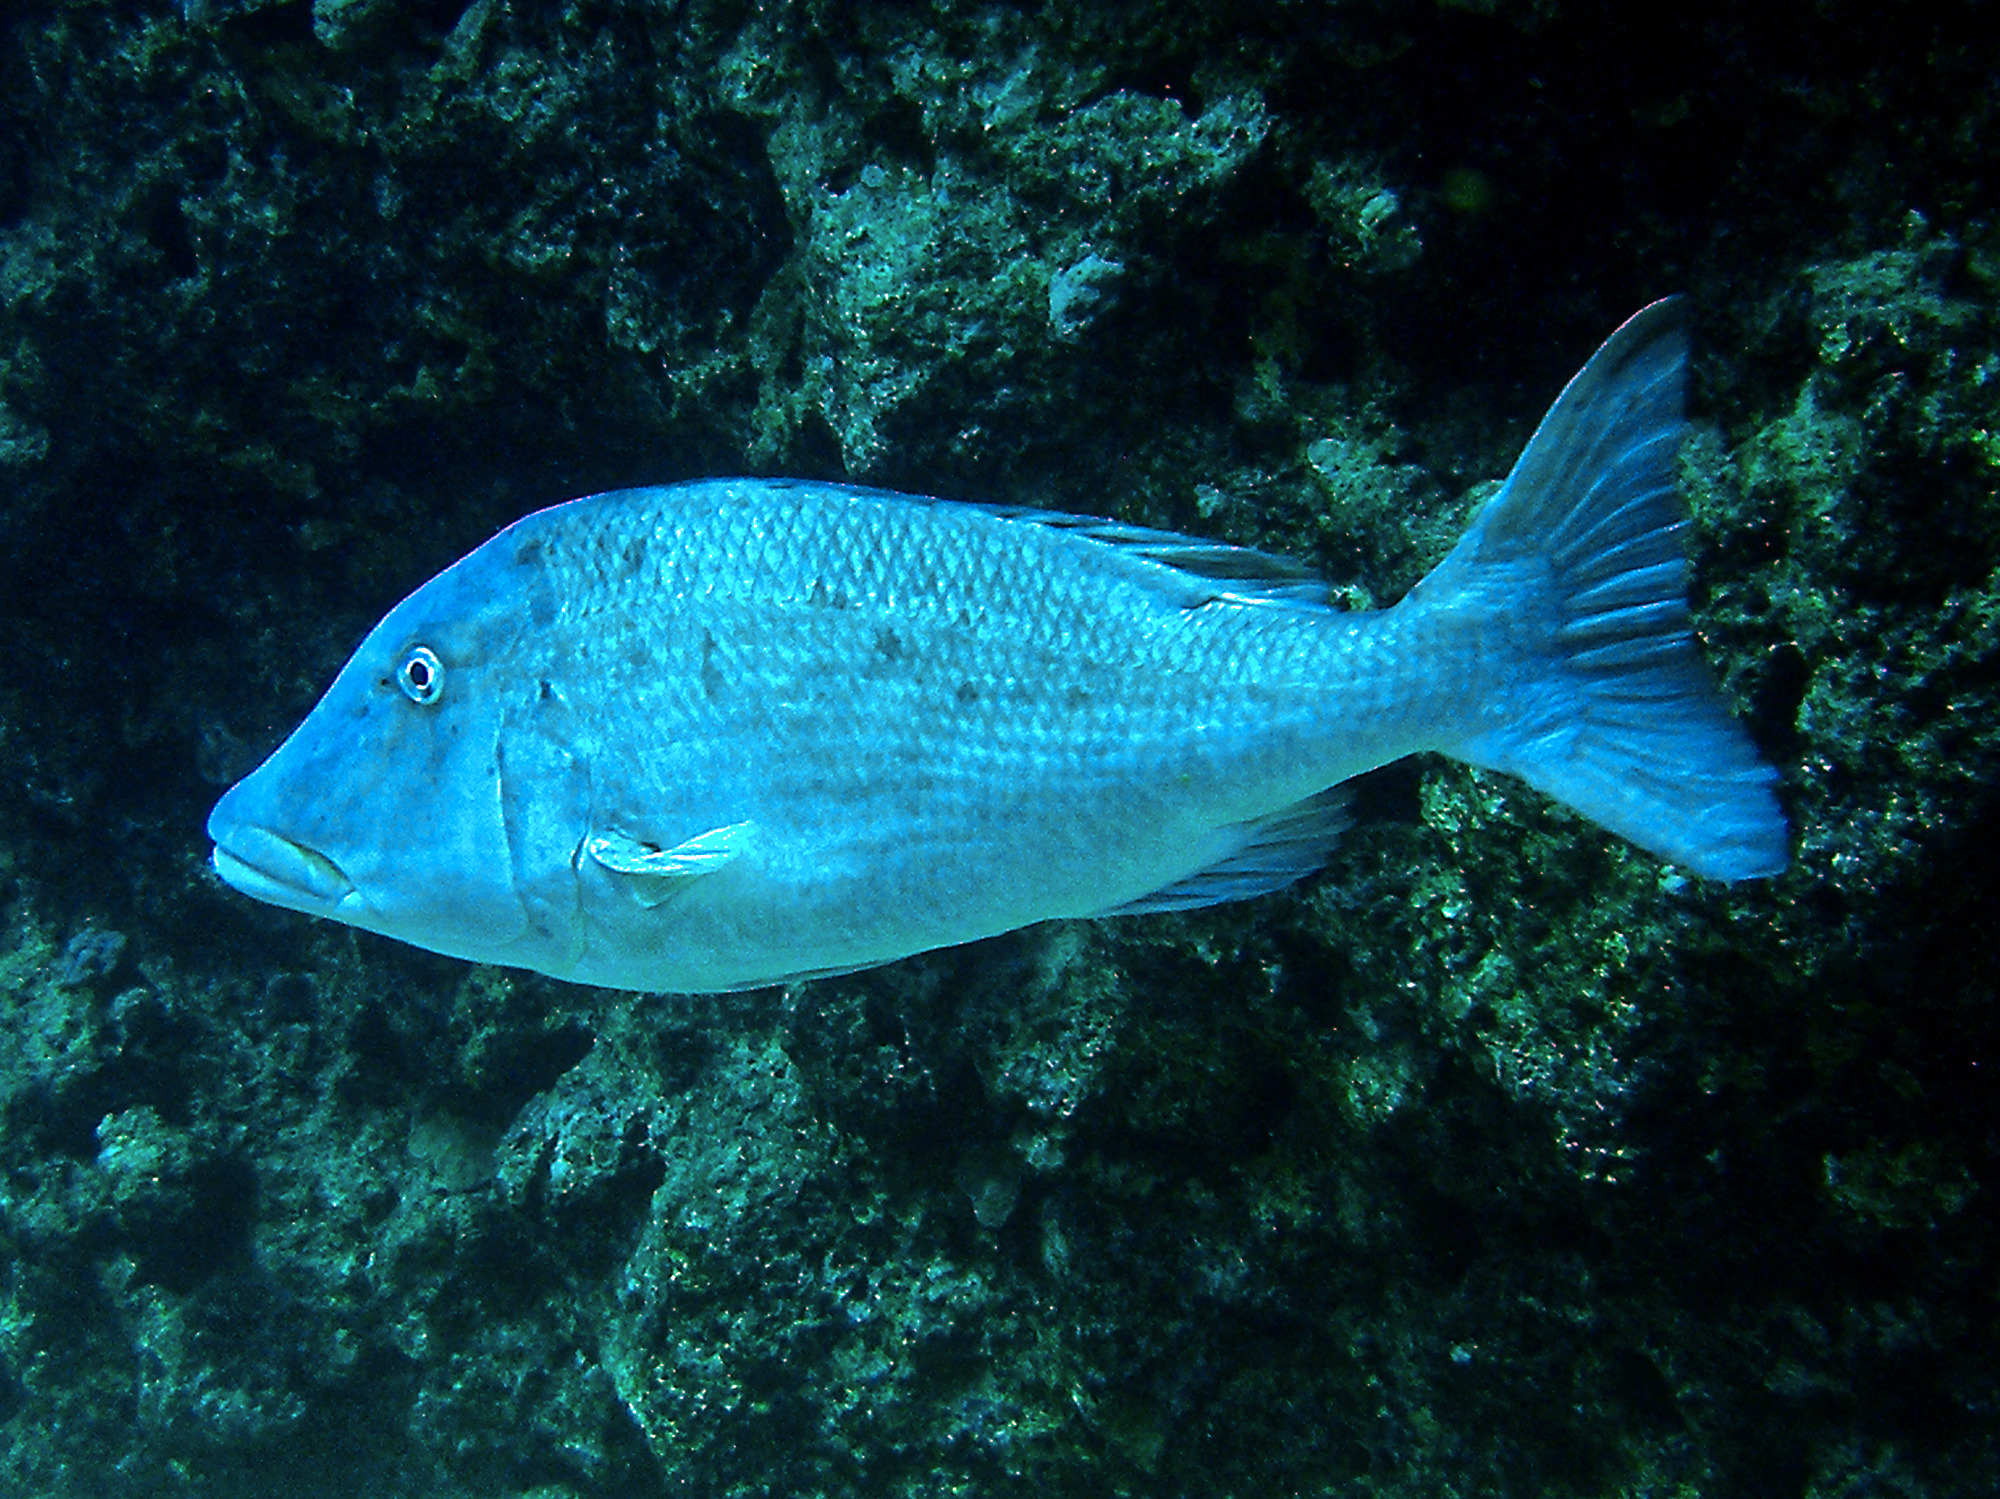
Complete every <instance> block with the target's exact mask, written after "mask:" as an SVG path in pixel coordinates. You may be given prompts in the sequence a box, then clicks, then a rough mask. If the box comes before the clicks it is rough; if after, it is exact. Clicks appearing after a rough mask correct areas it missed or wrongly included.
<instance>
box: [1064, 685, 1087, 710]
mask: <svg viewBox="0 0 2000 1499" xmlns="http://www.w3.org/2000/svg"><path fill="white" fill-rule="evenodd" d="M1089 701H1090V692H1089V690H1088V689H1087V688H1083V687H1069V688H1065V689H1064V690H1063V706H1064V707H1065V708H1081V707H1083V706H1085V705H1086V704H1088V703H1089Z"/></svg>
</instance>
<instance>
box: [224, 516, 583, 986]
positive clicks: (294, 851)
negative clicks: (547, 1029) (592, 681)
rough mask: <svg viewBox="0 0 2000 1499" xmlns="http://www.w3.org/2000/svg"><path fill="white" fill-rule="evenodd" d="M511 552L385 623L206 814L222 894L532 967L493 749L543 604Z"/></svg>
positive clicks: (444, 579)
mask: <svg viewBox="0 0 2000 1499" xmlns="http://www.w3.org/2000/svg"><path fill="white" fill-rule="evenodd" d="M518 543H519V538H518V537H510V536H509V534H508V533H506V532H503V533H502V534H501V536H499V537H496V538H494V540H493V541H492V542H489V543H488V544H487V545H486V546H485V547H482V548H480V549H479V550H478V551H475V552H473V553H472V554H471V555H470V556H468V557H466V558H464V559H463V560H461V561H460V562H459V563H457V564H455V565H454V566H453V567H451V568H449V569H447V570H446V571H445V572H443V573H440V574H439V575H438V576H437V577H435V578H433V579H431V581H430V582H428V583H426V584H425V585H424V586H423V587H422V588H419V589H418V590H417V591H416V592H415V593H413V594H411V595H410V597H408V598H407V599H405V600H404V601H403V602H402V603H401V604H399V605H397V606H396V607H395V608H394V609H393V610H391V611H390V612H389V614H388V615H387V616H386V617H384V619H383V620H382V621H381V623H380V624H378V625H376V627H375V628H374V629H373V630H372V631H370V632H369V634H368V637H367V638H366V639H365V640H363V641H362V643H361V645H360V646H359V647H358V648H357V649H356V650H355V652H354V654H353V656H352V657H350V658H349V660H348V662H347V664H346V665H345V666H344V667H342V668H341V670H340V673H339V675H338V676H337V677H335V679H334V681H333V685H332V686H330V687H329V688H328V689H327V690H326V694H325V696H323V697H322V698H321V699H320V700H319V703H318V704H317V705H316V706H315V707H314V708H313V710H312V711H311V713H309V714H308V715H307V716H306V718H305V719H304V721H303V722H301V723H300V724H299V726H298V727H297V728H296V729H295V730H293V732H292V734H291V736H290V737H289V738H287V739H286V740H285V741H284V743H282V744H281V745H279V746H278V748H277V749H276V750H275V751H273V752H272V754H271V756H270V758H269V759H267V760H266V761H265V762H264V763H263V764H262V765H261V766H259V767H258V768H257V769H256V770H254V771H252V772H251V773H250V774H249V775H248V776H247V777H245V778H244V779H243V780H242V781H241V782H239V783H238V784H237V785H236V786H234V787H232V788H231V789H230V790H229V791H228V792H227V793H226V794H225V795H224V796H223V798H222V799H221V801H219V802H218V803H216V806H215V809H214V811H213V812H211V813H210V815H209V819H208V833H209V837H210V838H212V839H213V840H214V842H215V852H214V856H213V863H214V867H215V871H216V873H217V874H218V875H220V876H221V877H222V879H223V880H224V881H225V882H226V883H228V884H229V885H231V886H233V887H234V888H236V889H237V890H239V891H241V892H242V893H244V894H246V895H249V896H252V897H254V898H256V899H258V900H262V901H267V902H269V903H271V904H272V905H277V906H283V907H286V908H289V909H291V910H294V911H303V912H305V913H306V914H308V915H312V916H323V917H328V918H330V919H332V920H335V921H340V922H345V923H347V924H348V925H350V926H355V927H360V928H363V929H364V930H367V931H372V932H379V933H382V934H383V935H385V936H389V937H394V938H397V939H399V940H401V941H405V942H409V943H412V944H414V945H416V946H418V947H424V948H428V949H430V950H431V951H433V952H441V953H446V954H449V955H451V956H455V957H463V958H470V959H473V960H475V961H481V962H503V963H504V962H515V963H522V962H532V955H526V956H524V955H523V954H522V953H521V951H520V949H521V947H522V944H523V942H524V940H525V939H527V938H528V936H529V927H530V922H529V920H528V915H527V912H526V909H525V908H524V906H523V903H522V899H521V896H520V895H519V893H518V892H517V889H516V885H515V878H514V859H513V857H512V851H511V850H510V846H509V837H508V829H507V825H506V818H505V814H504V811H503V807H502V795H501V773H500V766H499V739H500V734H501V726H502V722H503V719H504V716H505V714H506V713H507V711H508V709H507V703H508V694H509V690H510V686H511V685H512V684H513V683H516V682H518V680H519V679H520V676H521V674H522V671H523V668H522V665H521V660H520V656H521V652H522V651H523V650H524V649H525V648H527V641H526V638H525V637H527V636H528V635H529V633H530V632H532V631H533V629H534V628H535V626H536V622H537V620H538V619H544V620H545V619H546V617H547V612H548V605H547V602H546V598H545V597H544V595H545V594H546V583H545V581H544V579H543V578H542V576H541V569H540V568H539V567H537V566H536V565H535V561H534V553H535V549H534V548H533V547H526V546H521V545H519V544H518ZM536 590H540V593H539V594H538V593H537V592H536ZM527 675H528V676H529V677H530V678H532V676H533V672H532V669H528V670H527Z"/></svg>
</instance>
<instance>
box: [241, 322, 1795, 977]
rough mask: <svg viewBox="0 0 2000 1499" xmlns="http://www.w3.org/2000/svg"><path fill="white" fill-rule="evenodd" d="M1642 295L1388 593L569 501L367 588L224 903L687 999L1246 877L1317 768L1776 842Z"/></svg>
mask: <svg viewBox="0 0 2000 1499" xmlns="http://www.w3.org/2000/svg"><path fill="white" fill-rule="evenodd" d="M1685 363H1686V337H1685V333H1684V331H1683V319H1682V317H1681V315H1680V313H1679V311H1678V309H1677V308H1676V306H1675V304H1673V303H1671V302H1668V303H1657V304H1655V305H1654V306H1653V307H1651V308H1648V309H1646V310H1645V311H1644V312H1642V313H1640V314H1639V315H1638V316H1637V317H1635V318H1634V319H1632V320H1631V321H1630V322H1628V323H1627V324H1626V325H1625V326H1624V327H1623V328H1621V329H1620V330H1619V331H1618V332H1617V333H1616V334H1614V335H1613V336H1612V338H1611V339H1610V340H1609V341H1608V342H1607V343H1606V345H1605V346H1604V348H1603V349H1601V350H1600V351H1599V352H1598V354H1597V355H1596V356H1595V357H1594V358H1593V359H1592V361H1591V362H1590V364H1589V365H1588V366H1586V368H1585V370H1584V371H1583V372H1582V373H1581V374H1580V375H1578V377H1577V378H1576V379H1575V380H1574V381H1572V382H1571V385H1570V387H1569V388H1568V390H1566V391H1565V392H1564V394H1563V396H1562V398H1561V399H1560V400H1559V401H1558V402H1557V404H1556V406H1555V407H1554V408H1553V409H1552V410H1551V411H1550V413H1549V415H1548V417H1547V418H1545V419H1544V421H1543V423H1542V426H1541V428H1540V429H1538V431H1537V433H1536V435H1535V437H1534V439H1533V440H1532V441H1531V442H1530V444H1529V446H1528V448H1527V450H1526V451H1525V452H1524V453H1523V455H1522V457H1521V459H1520V461H1519V462H1518V463H1517V464H1516V466H1515V469H1514V471H1513V473H1512V475H1511V476H1510V477H1509V479H1508V481H1507V484H1506V485H1505V486H1504V487H1503V489H1502V490H1501V491H1500V493H1499V494H1498V495H1497V496H1496V497H1495V498H1494V499H1493V500H1492V501H1490V502H1489V503H1488V504H1487V505H1486V506H1485V507H1484V509H1483V510H1482V511H1481V513H1480V515H1479V516H1478V517H1477V518H1476V519H1475V520H1474V522H1473V524H1472V526H1471V528H1470V529H1469V531H1468V532H1467V534H1466V536H1465V537H1464V538H1463V539H1462V540H1461V541H1460V543H1459V544H1458V546H1457V547H1456V548H1455V549H1454V550H1453V551H1452V552H1451V553H1450V554H1449V556H1447V557H1446V558H1445V559H1444V561H1443V562H1441V563H1440V564H1439V566H1438V567H1437V568H1436V569H1435V570H1434V571H1433V572H1432V573H1431V575H1430V576H1429V577H1427V578H1426V579H1425V580H1424V581H1423V582H1422V583H1421V584H1419V585H1418V587H1417V588H1416V589H1414V590H1412V592H1411V593H1410V595H1409V596H1408V597H1407V598H1406V599H1405V600H1404V601H1403V602H1402V603H1400V604H1398V605H1397V606H1396V607H1395V608H1393V609H1389V610H1384V611H1380V612H1372V613H1352V612H1343V611H1340V610H1337V609H1334V608H1331V607H1329V606H1328V605H1327V604H1326V603H1325V601H1324V590H1323V589H1321V588H1319V587H1318V586H1316V585H1314V584H1313V583H1312V582H1311V581H1310V580H1309V579H1307V578H1306V577H1305V576H1304V575H1303V574H1302V573H1301V572H1300V570H1299V569H1297V568H1296V567H1294V566H1293V565H1291V564H1289V563H1287V562H1285V561H1283V560H1282V559H1278V558H1273V557H1268V556H1265V555H1263V554H1260V553H1255V552H1249V551H1245V550H1243V549H1239V548H1233V547H1227V546H1222V545H1217V544H1214V543H1209V542H1204V541H1200V540H1196V539H1193V538H1189V537H1184V536H1178V535H1174V534H1171V533H1166V532H1159V531H1151V530H1145V529H1142V528H1137V527H1130V526H1124V525H1120V524H1117V523H1114V522H1109V521H1103V520H1096V519H1092V518H1088V517H1079V516H1067V515H1054V514H1049V513H1044V512H1035V511H1016V510H1002V509H994V508H990V507H981V506H975V505H965V504H957V503H952V502H948V501H941V500H933V499H928V498H922V497H912V496H904V495H894V494H887V493H884V492H881V491H877V490H869V489H864V488H858V487H855V486H852V485H843V484H823V483H804V482H796V481H784V480H762V479H724V480H706V481H700V482H695V483H688V484H680V485H673V486H667V487H662V488H651V489H634V490H624V491H619V492H614V493H609V494H601V495H595V496H590V497H586V498H583V499H579V500H574V501H570V502H568V503H566V504H562V505H557V506H554V507H552V508H550V509H547V510H543V511H540V512H538V513H536V514H533V515H530V516H528V517H526V518H524V519H522V520H520V521H518V522H516V523H515V524H514V525H512V526H510V527H508V528H507V529H506V530H505V531H502V532H501V533H500V534H499V535H497V536H495V537H494V538H493V539H492V540H491V541H489V542H488V543H486V544H485V545H484V546H482V547H480V548H478V549H477V550H476V551H474V552H472V553H471V554H469V555H468V556H466V557H465V558H463V559H462V560H461V561H459V562H458V563H456V564H454V565H453V566H452V567H450V568H448V569H446V570H445V571H444V572H443V573H441V574H439V575H438V576H437V577H436V578H434V579H432V580H431V581H430V582H429V583H426V584H425V585H424V586H423V587H421V588H419V589H418V590H417V591H416V592H415V593H413V594H412V595H411V596H410V597H409V598H407V599H405V600H404V601H403V602H402V603H401V604H399V605H397V606H396V608H395V609H393V610H392V611H391V612H390V613H389V614H388V615H387V617H385V618H384V619H383V620H382V622H381V623H380V624H379V625H377V626H376V628H375V629H374V630H373V631H372V632H371V633H370V634H369V635H368V637H367V639H366V640H364V641H363V642H362V644H361V646H360V647H359V648H358V649H357V650H356V652H355V654H354V656H353V657H352V659H350V660H349V662H348V663H347V665H346V666H345V667H344V668H343V669H342V671H341V672H340V674H339V676H338V677H337V678H336V680H335V681H334V683H333V685H332V686H331V687H330V688H329V689H328V690H327V693H326V695H325V696H324V698H323V699H322V700H321V701H320V703H319V705H318V706H317V707H315V708H314V709H313V711H312V713H311V714H310V715H308V717H307V718H306V719H305V720H304V722H303V723H301V724H300V726H299V727H298V729H297V730H296V731H295V732H294V733H293V734H292V736H291V737H290V738H289V739H287V740H286V741H285V742H284V743H283V744H282V745H281V746H280V747H279V748H278V749H277V750H276V751H275V752H274V753H273V754H272V756H271V757H270V759H269V760H268V761H266V762H265V763H264V765H262V766H261V767H260V768H259V769H257V770H256V771H255V772H253V773H252V774H251V775H250V776H249V777H248V778H246V779H245V780H244V781H243V782H241V783H240V784H239V785H238V786H236V787H235V788H233V789H232V790H231V791H230V792H229V793H228V794H227V795H225V796H224V797H223V799H222V800H221V801H220V802H219V803H218V804H217V806H216V808H215V811H214V813H213V814H212V815H211V818H210V821H209V831H210V834H211V836H212V837H213V839H214V840H215V845H216V850H215V855H214V862H215V868H216V870H217V872H218V873H219V874H220V875H221V876H222V878H223V879H224V880H225V881H227V882H228V883H230V884H231V885H233V886H235V887H237V888H238V889H240V890H242V891H244V892H245V893H247V894H250V895H253V896H256V897H258V898H260V899H263V900H267V901H271V902H273V903H275V904H278V905H282V906H288V907H291V908H293V909H297V910H301V911H306V912H309V913H312V914H315V915H322V916H330V917H333V918H334V919H336V920H340V921H345V922H348V923H351V924H352V925H355V926H358V927H363V928H366V929H369V930H372V931H377V932H382V933H385V934H387V935H389V936H392V937H397V938H400V939H402V940H404V941H407V942H411V943H414V944H416V945H418V946H420V947H425V948H429V949H432V950H435V951H438V952H443V953H449V954H453V955H456V956H460V957H465V958H470V959H474V960H477V961H485V962H494V963H503V964H510V965H515V966H520V967H524V968H531V969H536V970H539V971H541V972H544V973H549V974H553V975H556V976H558V977H562V978H569V979H575V980H578V981H582V982H586V983H593V984H600V985H606V986H609V987H614V988H625V989H645V990H665V991H679V992H704V991H713V990H724V989H737V988H746V987H753V986H757V985H762V984H769V983H775V982H780V981H784V980H787V979H792V978H799V977H805V976H810V975H813V974H820V973H829V972H841V971H847V970H852V969H857V968H863V967H867V966H870V965H873V964H877V963H882V962H887V961H890V960H892V959H895V958H898V957H902V956H904V955H906V954H909V953H913V952H918V951H922V950H924V949H927V948H933V947H939V946H944V945H948V944H952V943H958V942H964V941H968V940H971V939H974V938H978V937H983V936H989V935H992V934H995V933H998V932H1003V931H1008V930H1011V929H1013V928H1016V927H1020V926H1025V925H1027V924H1030V923H1032V922H1037V921H1042V920H1046V919H1049V918H1052V917H1078V916H1098V915H1110V914H1117V913H1122V912H1132V911H1147V910H1169V909H1176V908H1183V907H1189V906H1196V905H1204V904H1209V903H1212V902H1215V901H1221V900H1230V899H1237V898H1242V897H1247V896H1251V895H1256V894H1259V893H1261V892H1263V891H1267V890H1271V889H1275V888H1278V887H1280V886H1282V885H1285V884H1287V883H1289V882H1291V881H1292V880H1294V879H1297V878H1298V877H1300V876H1301V875H1303V874H1305V873H1307V872H1308V871H1310V870H1311V869H1313V868H1316V867H1317V866H1318V865H1319V864H1320V863H1321V862H1322V861H1323V860H1324V858H1325V857H1326V855H1327V852H1328V851H1329V849H1330V848H1331V847H1332V845H1333V843H1334V842H1335V840H1336V839H1337V837H1338V835H1339V833H1340V831H1341V829H1342V828H1343V827H1344V826H1345V825H1346V821H1347V819H1346V811H1345V808H1346V796H1345V794H1344V793H1343V791H1342V790H1341V786H1342V783H1343V782H1345V781H1347V780H1348V779H1350V778H1351V777H1353V776H1355V775H1357V774H1359V773H1360V772H1362V771H1365V770H1368V769H1370V768H1372V767H1375V766H1378V765H1382V764H1384V763H1386V762H1388V761H1391V760H1394V759H1397V758H1399V757H1401V756H1404V755H1407V754H1410V753H1412V752H1415V751H1419V750H1438V751H1442V752H1444V753H1446V754H1450V755H1455V756H1457V757H1459V758H1461V759H1465V760H1468V761H1471V762H1473V763H1475V764H1479V765H1484V766H1489V767H1491V768H1494V769H1499V770H1503V771H1507V772H1510V773H1513V774H1515V775H1519V776H1521V777H1523V778H1524V779H1526V780H1528V781H1530V782H1531V783H1533V784H1535V785H1537V786H1540V787H1542V788H1543V789H1545V790H1547V791H1549V792H1550V793H1551V794H1553V795H1555V796H1556V797H1558V798H1559V799H1561V800H1564V801H1566V802H1568V803H1569V804H1570V805H1572V806H1574V807H1576V808H1577V809H1578V810H1580V811H1582V812H1583V813H1585V814H1586V815H1587V816H1590V817H1592V818H1594V819H1596V820H1597V821H1598V822H1600V823H1602V824H1603V825H1605V826H1607V827H1609V828H1611V829H1613V830H1615V831H1617V832H1620V833H1623V834H1624V835H1625V836H1627V837H1629V838H1631V839H1633V840H1634V841H1636V842H1638V843H1640V844H1641V845H1643V846H1645V847H1647V848H1649V849H1652V850H1654V851H1657V852H1659V853H1661V854H1663V855H1664V856H1666V857H1668V858H1670V859H1673V860H1675V861H1676V862H1679V863H1681V864H1683V865H1685V866H1686V867H1688V868H1689V869H1691V870H1693V871H1694V872H1696V873H1698V874H1704V875H1709V876H1712V877H1716V878H1720V879H1739V878H1745V877H1751V876H1756V875H1764V874H1770V873H1773V872H1775V871H1777V870H1778V869H1780V868H1782V867H1783V865H1784V862H1785V838H1786V834H1785V824H1784V820H1783V816H1782V814H1781V812H1780V811H1779V809H1778V806H1777V802H1776V799H1775V796H1774V792H1773V783H1774V781H1775V775H1774V773H1773V772H1772V771H1771V770H1770V768H1769V767H1768V766H1766V765H1765V764H1763V763H1762V762H1761V761H1760V760H1759V759H1758V757H1757V755H1756V753H1755V751H1754V750H1753V749H1752V747H1751V745H1750V743H1749V741H1748V739H1747V737H1746V736H1745V735H1744V734H1743V732H1742V730H1741V729H1740V728H1739V727H1738V726H1737V725H1736V724H1735V723H1734V722H1733V721H1732V720H1731V718H1730V717H1729V715H1728V713H1727V711H1726V709H1725V708H1724V706H1723V704H1722V702H1721V700H1720V698H1719V696H1718V695H1717V694H1716V692H1715V689H1714V687H1713V685H1712V683H1711V681H1710V679H1709V677H1708V674H1707V672H1706V669H1705V668H1704V666H1703V665H1702V663H1701V661H1700V660H1699V657H1698V656H1697V654H1696V652H1695V648H1694V644H1693V641H1692V638H1691V635H1690V633H1689V624H1688V616H1687V609H1686V603H1685V575H1686V564H1685V561H1684V558H1683V546H1682V532H1683V531H1684V529H1685V525H1686V522H1685V520H1684V518H1683V516H1682V513H1681V511H1680V508H1679V505H1678V502H1677V499H1676V497H1675V491H1674V472H1673V469H1674V462H1675V454H1676V452H1677V449H1678V446H1679V440H1680V437H1681V433H1682V428H1683V425H1684V423H1683V417H1682V388H1683V385H1684V379H1685V375H1684V370H1685Z"/></svg>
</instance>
